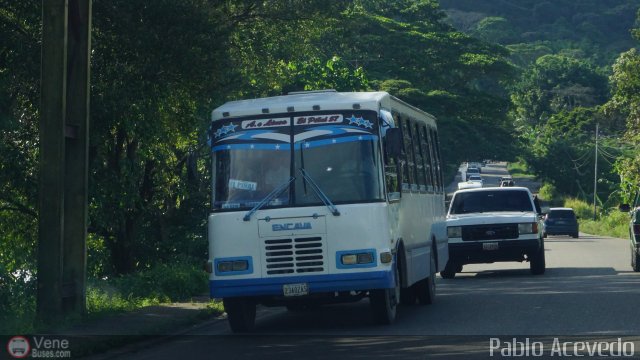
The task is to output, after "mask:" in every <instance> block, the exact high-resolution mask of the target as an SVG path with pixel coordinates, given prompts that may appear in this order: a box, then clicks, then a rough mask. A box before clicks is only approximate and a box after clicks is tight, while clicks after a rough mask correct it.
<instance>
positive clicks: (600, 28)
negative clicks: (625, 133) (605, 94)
mask: <svg viewBox="0 0 640 360" xmlns="http://www.w3.org/2000/svg"><path fill="white" fill-rule="evenodd" d="M440 4H441V7H442V9H443V10H444V11H445V12H446V13H447V15H448V20H449V22H450V23H451V24H452V25H453V26H454V27H456V28H457V29H459V30H461V31H464V32H466V33H469V34H472V35H474V36H477V37H480V38H483V39H485V40H488V41H491V42H495V43H499V44H502V45H505V46H507V47H508V48H509V49H510V50H511V51H512V52H513V54H512V60H513V61H514V62H515V63H516V64H518V65H527V64H529V63H531V62H533V61H535V59H537V58H538V57H540V56H542V55H545V54H564V55H569V56H571V57H574V58H578V59H585V60H589V61H590V62H592V63H593V64H595V65H598V66H607V65H611V64H612V63H613V61H614V60H615V58H616V57H617V56H618V55H619V54H620V53H621V52H623V51H626V50H628V49H629V48H632V47H635V46H637V42H635V41H634V40H633V38H632V37H631V33H630V31H629V30H630V29H631V28H632V27H634V24H635V21H636V13H637V11H638V8H640V0H607V1H601V0H578V1H576V0H553V1H539V0H440Z"/></svg>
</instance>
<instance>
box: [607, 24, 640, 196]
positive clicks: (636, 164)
mask: <svg viewBox="0 0 640 360" xmlns="http://www.w3.org/2000/svg"><path fill="white" fill-rule="evenodd" d="M634 36H636V38H639V39H640V34H639V33H638V30H637V29H636V30H635V32H634ZM610 81H611V87H612V93H613V96H612V98H611V100H610V101H609V102H608V103H607V106H606V109H607V110H608V111H609V114H610V115H611V116H615V115H616V114H618V113H619V114H621V115H622V116H623V117H625V118H626V120H627V130H626V132H625V134H624V140H625V143H626V145H627V151H625V152H624V154H623V156H621V157H620V158H619V159H618V161H617V162H616V169H617V171H618V174H619V175H620V182H621V190H622V193H623V196H624V197H625V200H626V201H629V200H630V199H631V197H632V196H633V194H635V193H637V192H638V191H640V151H638V149H640V54H639V53H638V51H637V50H636V49H632V50H629V51H627V52H625V53H622V54H621V55H620V57H619V58H618V60H617V61H616V63H615V64H614V66H613V74H612V75H611V77H610Z"/></svg>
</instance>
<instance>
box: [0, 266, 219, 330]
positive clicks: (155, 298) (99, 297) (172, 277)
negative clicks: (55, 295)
mask: <svg viewBox="0 0 640 360" xmlns="http://www.w3.org/2000/svg"><path fill="white" fill-rule="evenodd" d="M28 285H33V284H32V282H28ZM208 290H209V288H208V274H207V273H206V272H204V271H203V270H202V264H194V263H188V262H178V263H172V264H158V265H156V266H154V267H153V268H151V269H148V270H142V271H138V272H135V273H132V274H127V275H122V276H115V277H112V278H110V277H104V278H102V279H97V278H90V279H89V282H88V283H87V298H86V301H87V317H88V318H89V319H97V318H100V317H104V316H108V315H114V314H118V313H122V312H128V311H134V310H137V309H140V308H143V307H145V306H151V305H161V304H168V303H173V302H190V301H192V300H193V299H194V298H195V297H200V299H196V300H197V301H198V302H201V301H202V300H201V298H202V297H207V296H208ZM23 296H24V297H22V298H20V299H19V302H20V304H22V305H27V306H23V307H18V306H17V304H15V303H14V304H12V303H6V304H3V305H0V306H6V309H9V310H14V309H20V310H21V311H19V312H18V313H14V314H12V316H3V317H2V319H3V321H0V334H13V333H16V334H17V333H33V332H34V330H36V329H37V330H42V329H39V328H38V325H37V324H34V320H35V312H34V309H35V297H34V295H33V293H32V292H26V293H25V294H24V295H23ZM202 311H203V312H204V313H206V314H208V315H216V314H221V313H222V311H223V309H222V304H221V303H220V302H219V301H213V300H211V301H209V303H208V304H207V305H206V307H205V308H204V309H203V310H202ZM4 314H7V313H3V315H4ZM8 315H11V314H8ZM72 322H73V319H68V321H67V322H63V323H61V324H57V327H58V328H64V327H66V326H68V325H70V324H71V323H72Z"/></svg>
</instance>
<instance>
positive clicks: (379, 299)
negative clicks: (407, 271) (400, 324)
mask: <svg viewBox="0 0 640 360" xmlns="http://www.w3.org/2000/svg"><path fill="white" fill-rule="evenodd" d="M394 271H395V287H394V288H391V289H375V290H371V292H370V294H369V301H370V303H371V315H372V317H373V321H374V322H375V323H376V324H380V325H389V324H391V323H392V322H393V321H394V320H395V319H396V312H397V309H398V300H399V297H400V273H399V272H398V267H397V266H394Z"/></svg>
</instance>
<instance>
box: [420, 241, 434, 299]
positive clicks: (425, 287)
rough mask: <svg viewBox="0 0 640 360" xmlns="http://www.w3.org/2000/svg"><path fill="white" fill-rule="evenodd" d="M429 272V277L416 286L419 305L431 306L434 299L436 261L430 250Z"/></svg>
mask: <svg viewBox="0 0 640 360" xmlns="http://www.w3.org/2000/svg"><path fill="white" fill-rule="evenodd" d="M430 262H431V270H430V271H429V277H428V278H426V279H422V280H420V281H419V282H418V283H417V284H416V285H417V291H418V303H420V305H427V304H433V302H434V301H435V299H436V259H435V257H434V254H433V250H431V261H430Z"/></svg>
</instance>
